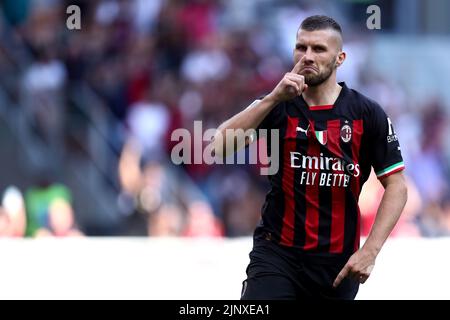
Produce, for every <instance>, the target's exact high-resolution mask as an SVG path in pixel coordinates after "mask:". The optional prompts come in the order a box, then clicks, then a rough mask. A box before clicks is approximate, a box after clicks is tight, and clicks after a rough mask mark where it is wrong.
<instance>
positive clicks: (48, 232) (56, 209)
mask: <svg viewBox="0 0 450 320" xmlns="http://www.w3.org/2000/svg"><path fill="white" fill-rule="evenodd" d="M71 202H72V195H71V192H70V190H69V189H68V188H67V187H66V186H64V185H62V184H57V183H49V182H47V181H42V182H41V183H40V184H38V185H37V186H35V187H32V188H30V189H28V190H27V192H26V194H25V203H26V208H27V228H26V235H27V236H29V237H42V236H55V237H65V236H80V235H82V233H81V232H80V231H79V230H78V229H77V227H76V225H75V219H74V212H73V209H72V205H71Z"/></svg>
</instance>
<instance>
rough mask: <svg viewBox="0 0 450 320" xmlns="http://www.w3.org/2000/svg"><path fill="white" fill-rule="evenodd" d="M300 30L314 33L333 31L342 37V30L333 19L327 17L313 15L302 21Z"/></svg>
mask: <svg viewBox="0 0 450 320" xmlns="http://www.w3.org/2000/svg"><path fill="white" fill-rule="evenodd" d="M300 29H302V30H306V31H315V30H323V29H333V30H335V31H337V32H339V34H340V35H341V36H342V29H341V26H340V25H339V23H337V22H336V21H335V20H334V19H333V18H330V17H328V16H321V15H315V16H310V17H308V18H306V19H305V20H303V22H302V24H301V25H300Z"/></svg>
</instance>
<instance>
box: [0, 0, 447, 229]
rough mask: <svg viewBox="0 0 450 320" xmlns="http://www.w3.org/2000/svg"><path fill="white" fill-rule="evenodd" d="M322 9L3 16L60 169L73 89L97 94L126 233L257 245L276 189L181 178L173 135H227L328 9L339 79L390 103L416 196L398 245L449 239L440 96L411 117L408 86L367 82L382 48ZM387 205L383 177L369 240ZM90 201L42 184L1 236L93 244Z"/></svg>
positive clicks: (180, 4) (1, 214) (185, 172)
mask: <svg viewBox="0 0 450 320" xmlns="http://www.w3.org/2000/svg"><path fill="white" fill-rule="evenodd" d="M318 3H319V4H321V5H322V7H319V6H318V5H317V4H316V2H311V1H295V5H294V2H293V1H273V0H260V1H254V0H252V1H250V0H246V1H241V0H239V1H237V0H229V1H225V0H224V1H220V0H191V1H187V0H152V1H148V0H129V1H126V0H93V1H87V0H86V1H53V0H28V1H27V0H20V1H19V0H14V1H8V0H6V1H3V2H2V5H3V7H2V9H3V15H4V17H5V20H6V21H8V23H9V24H10V26H11V28H12V32H13V33H14V34H13V36H14V37H19V38H20V39H21V40H22V41H23V43H24V45H25V46H26V48H27V50H28V51H29V52H30V53H31V57H32V60H31V63H30V64H29V65H28V66H27V67H26V68H25V70H24V71H23V74H22V75H21V97H22V98H21V103H22V106H23V108H25V110H26V114H27V115H28V116H29V118H30V119H32V121H33V123H34V125H35V128H36V134H39V135H41V136H42V138H43V139H44V140H45V141H46V142H47V143H48V145H49V146H51V148H52V150H53V152H54V158H55V159H58V157H63V155H59V154H60V153H61V150H67V152H68V153H70V152H72V151H73V150H71V148H74V146H73V145H70V144H68V143H67V140H66V139H65V135H66V133H67V130H69V129H68V128H69V127H70V126H73V125H74V124H73V123H71V118H70V116H71V110H70V105H67V103H66V100H67V99H65V97H66V95H67V92H68V91H69V90H76V89H74V88H77V86H79V85H80V84H84V85H88V86H89V87H90V88H92V90H93V92H95V94H96V95H98V97H99V98H100V99H101V100H102V102H103V103H104V104H105V106H107V108H108V112H110V113H111V114H113V115H114V117H113V120H112V121H111V123H109V131H108V132H109V135H110V137H109V139H110V141H112V144H113V145H114V146H115V147H116V148H117V149H118V150H119V151H120V152H119V157H118V160H117V162H116V163H114V162H112V163H113V164H114V165H113V169H112V170H113V171H114V173H111V175H112V176H114V179H116V180H117V183H118V185H119V189H120V191H119V192H118V194H117V199H118V201H117V205H118V206H119V207H120V211H121V212H122V213H123V217H124V218H123V219H124V224H125V225H126V226H127V228H128V230H125V231H122V234H131V235H149V236H219V237H221V236H228V237H236V236H248V235H251V233H252V231H253V229H254V227H255V226H256V224H257V222H258V220H259V218H260V212H261V206H262V204H263V202H264V197H265V193H266V192H267V191H268V181H267V177H264V176H261V175H260V174H259V168H258V166H255V165H226V166H219V165H206V164H199V165H182V166H175V165H173V164H172V163H171V161H170V153H171V150H172V147H173V146H174V144H175V142H172V141H171V133H172V132H173V130H174V129H176V128H186V129H188V130H190V131H191V132H193V123H194V121H195V120H202V121H203V128H204V129H206V128H216V127H218V125H220V123H221V122H223V121H224V120H226V119H228V118H229V117H231V116H232V115H234V114H235V113H237V112H239V111H240V110H242V109H243V108H245V107H246V106H247V105H248V104H249V103H251V102H252V101H253V100H254V99H255V98H256V97H258V96H260V95H261V94H263V93H265V92H270V91H271V90H272V88H273V87H274V86H275V85H276V83H278V81H279V79H280V77H281V75H282V74H284V73H285V72H286V70H290V69H291V66H292V57H291V52H292V48H293V45H294V40H295V38H294V37H295V31H296V30H297V28H298V25H299V23H300V22H301V20H302V19H303V18H304V17H306V16H308V15H310V14H314V13H324V10H325V11H326V12H328V13H329V14H331V15H333V14H335V15H336V19H337V20H338V21H340V22H342V25H343V28H344V36H345V40H346V44H345V45H344V50H347V51H348V59H347V61H346V63H345V64H344V66H343V68H342V70H340V71H338V75H339V77H340V80H344V81H346V82H347V84H348V85H349V86H351V87H353V88H355V89H357V90H360V91H361V92H363V93H365V94H366V95H368V96H370V97H371V98H373V99H375V100H377V101H378V102H379V103H380V104H381V105H382V106H383V107H384V108H385V110H386V111H387V112H388V114H389V115H390V116H391V119H392V120H393V123H394V126H395V128H396V131H397V134H398V135H399V138H400V143H401V146H402V152H403V155H404V158H405V162H406V167H407V171H406V174H407V178H408V184H409V188H410V192H409V200H408V204H407V207H406V209H405V213H404V214H403V216H402V218H401V221H400V223H399V224H398V226H397V227H396V229H395V231H394V233H393V234H394V235H396V236H443V235H450V188H449V187H450V171H449V163H450V162H449V157H450V145H449V144H448V143H447V142H446V141H445V137H446V136H448V127H449V116H448V109H449V106H447V105H445V104H443V103H442V102H440V101H439V100H438V99H431V98H432V97H430V100H429V101H428V104H427V105H422V106H419V107H417V106H415V107H414V108H410V107H408V106H409V105H411V101H409V100H408V96H407V95H406V93H405V90H404V89H403V88H402V86H401V85H400V84H398V83H395V82H393V81H392V80H391V79H390V78H388V77H383V75H381V74H377V73H376V72H372V70H367V68H366V65H367V59H369V58H370V54H369V52H368V50H367V47H368V44H367V41H369V40H368V39H364V37H363V36H361V35H359V34H358V33H357V32H356V31H355V28H351V31H348V32H347V30H349V29H350V28H349V26H351V21H349V20H348V19H347V18H346V16H345V14H342V13H340V11H339V10H338V9H337V8H336V7H335V5H333V4H330V3H331V2H321V1H319V2H318ZM71 4H77V5H78V6H79V7H80V8H81V15H82V16H81V30H68V29H67V28H66V27H65V23H66V18H67V16H68V15H67V14H66V12H65V9H66V8H67V6H69V5H71ZM324 6H325V7H324ZM346 27H347V29H346ZM2 63H4V64H6V62H4V61H2V60H1V59H0V67H1V68H2V70H3V69H5V68H6V67H5V66H4V65H3V66H1V64H2ZM369 71H370V72H369ZM244 152H245V151H244ZM55 165H60V164H58V162H57V161H56V162H55ZM3 169H4V168H2V170H3ZM381 195H382V187H381V184H380V183H379V182H378V181H377V180H376V178H374V177H373V176H372V177H371V178H370V180H369V182H368V183H367V184H366V186H365V188H364V193H363V195H362V196H361V208H362V214H363V219H362V232H363V235H367V233H368V231H369V230H370V226H371V223H372V222H373V219H374V216H375V214H376V209H377V206H378V203H379V201H380V199H381ZM77 201H89V200H88V199H76V198H73V197H72V195H71V191H70V190H69V188H68V187H67V186H65V185H64V183H62V182H61V181H59V183H57V181H47V182H43V183H40V182H39V183H38V182H36V185H35V186H32V187H31V188H29V189H27V190H26V192H25V195H22V194H21V192H20V191H19V190H18V189H17V188H9V189H8V190H6V191H5V195H4V197H3V202H2V204H1V207H0V235H8V236H23V235H25V234H26V235H28V236H39V235H51V234H53V235H55V236H58V235H81V234H82V231H83V225H81V224H78V223H77V221H76V220H77V213H76V212H74V210H73V206H72V205H73V203H76V202H77ZM12 221H14V223H13V222H12ZM8 225H9V227H8ZM80 230H81V231H80ZM92 235H96V234H92Z"/></svg>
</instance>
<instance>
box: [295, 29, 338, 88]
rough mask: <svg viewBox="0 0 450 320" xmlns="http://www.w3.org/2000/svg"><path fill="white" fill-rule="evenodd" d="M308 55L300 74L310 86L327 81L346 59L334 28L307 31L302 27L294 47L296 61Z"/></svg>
mask: <svg viewBox="0 0 450 320" xmlns="http://www.w3.org/2000/svg"><path fill="white" fill-rule="evenodd" d="M303 56H306V57H305V59H304V61H303V64H302V67H301V69H300V74H301V75H303V76H304V77H305V82H306V84H307V85H308V86H311V87H313V86H318V85H320V84H321V83H323V82H324V81H326V80H327V79H328V78H329V77H330V76H331V75H332V74H333V73H334V72H336V68H337V67H338V66H339V65H340V64H341V63H342V62H343V61H344V59H345V54H343V53H342V52H341V38H340V35H339V34H338V33H337V32H336V31H334V30H332V29H324V30H315V31H306V30H303V29H300V30H299V31H298V33H297V41H296V45H295V49H294V63H297V62H298V61H299V60H300V59H301V58H302V57H303Z"/></svg>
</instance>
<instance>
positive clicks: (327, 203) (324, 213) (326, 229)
mask: <svg viewBox="0 0 450 320" xmlns="http://www.w3.org/2000/svg"><path fill="white" fill-rule="evenodd" d="M327 129H328V128H327V122H326V121H323V122H319V123H318V124H317V125H316V130H319V131H320V130H327ZM329 134H330V132H329V131H328V130H327V135H328V136H327V140H328V141H330V137H329ZM327 143H328V142H327ZM320 153H322V154H323V156H328V157H331V156H332V155H331V153H330V152H329V151H328V149H327V147H326V146H323V145H320ZM328 173H330V171H326V170H323V171H321V172H320V173H319V176H318V177H317V179H318V181H317V183H319V182H320V175H322V174H328ZM331 200H332V199H331V187H327V186H319V243H318V251H320V252H329V251H330V240H331V204H332V201H331Z"/></svg>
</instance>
